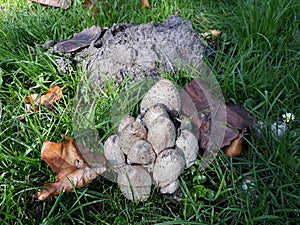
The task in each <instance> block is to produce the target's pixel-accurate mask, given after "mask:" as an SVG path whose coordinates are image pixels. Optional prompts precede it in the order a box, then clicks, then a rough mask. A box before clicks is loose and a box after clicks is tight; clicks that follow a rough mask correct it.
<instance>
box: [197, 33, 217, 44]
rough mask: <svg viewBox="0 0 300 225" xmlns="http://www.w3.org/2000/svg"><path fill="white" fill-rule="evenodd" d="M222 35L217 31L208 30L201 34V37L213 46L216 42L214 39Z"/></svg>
mask: <svg viewBox="0 0 300 225" xmlns="http://www.w3.org/2000/svg"><path fill="white" fill-rule="evenodd" d="M221 35H222V32H221V31H218V30H208V31H206V32H204V33H202V34H201V36H202V37H203V38H205V39H207V40H208V41H209V43H210V44H213V43H214V42H215V41H216V37H219V36H221Z"/></svg>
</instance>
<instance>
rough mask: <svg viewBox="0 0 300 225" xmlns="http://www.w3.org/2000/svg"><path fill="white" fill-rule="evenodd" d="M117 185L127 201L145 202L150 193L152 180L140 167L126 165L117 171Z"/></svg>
mask: <svg viewBox="0 0 300 225" xmlns="http://www.w3.org/2000/svg"><path fill="white" fill-rule="evenodd" d="M118 184H119V187H120V190H121V191H122V193H123V194H124V195H125V197H126V198H127V199H129V200H131V201H135V202H137V201H146V200H147V199H148V197H149V195H150V192H151V185H152V180H151V176H150V175H149V173H148V172H147V171H146V170H145V169H143V168H142V167H137V166H129V165H127V166H125V167H124V168H122V169H121V170H119V171H118Z"/></svg>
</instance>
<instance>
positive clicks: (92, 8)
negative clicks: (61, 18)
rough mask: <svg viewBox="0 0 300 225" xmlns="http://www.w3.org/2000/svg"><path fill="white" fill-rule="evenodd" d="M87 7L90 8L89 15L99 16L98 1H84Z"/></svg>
mask: <svg viewBox="0 0 300 225" xmlns="http://www.w3.org/2000/svg"><path fill="white" fill-rule="evenodd" d="M82 4H83V5H84V6H85V7H86V8H88V10H89V12H88V16H97V15H98V14H99V9H98V7H97V5H96V1H95V0H94V1H92V0H84V2H83V3H82Z"/></svg>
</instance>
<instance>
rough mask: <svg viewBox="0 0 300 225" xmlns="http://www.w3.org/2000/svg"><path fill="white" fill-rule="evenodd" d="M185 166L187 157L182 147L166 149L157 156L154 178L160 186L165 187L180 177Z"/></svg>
mask: <svg viewBox="0 0 300 225" xmlns="http://www.w3.org/2000/svg"><path fill="white" fill-rule="evenodd" d="M184 167H185V158H184V155H183V153H182V152H181V150H180V149H177V148H176V149H174V148H168V149H165V150H163V151H162V152H161V153H160V154H159V155H158V156H157V158H156V161H155V165H154V169H153V179H154V181H155V182H156V183H157V184H158V186H159V187H165V186H167V185H169V184H171V183H173V182H174V181H176V180H177V179H178V177H179V176H180V174H181V173H182V171H183V170H184Z"/></svg>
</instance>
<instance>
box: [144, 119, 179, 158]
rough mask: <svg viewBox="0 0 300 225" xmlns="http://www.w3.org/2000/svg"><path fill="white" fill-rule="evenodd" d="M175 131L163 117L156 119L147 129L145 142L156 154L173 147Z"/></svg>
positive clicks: (171, 124)
mask: <svg viewBox="0 0 300 225" xmlns="http://www.w3.org/2000/svg"><path fill="white" fill-rule="evenodd" d="M175 139H176V129H175V126H174V124H173V122H172V121H171V120H170V119H169V118H167V117H165V116H160V117H158V118H156V119H155V120H154V121H153V122H152V123H151V124H150V125H149V127H148V137H147V141H148V142H149V143H150V144H151V145H152V147H153V149H154V151H155V153H156V154H159V153H160V152H161V151H162V150H164V149H166V148H172V147H173V146H174V145H175Z"/></svg>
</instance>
